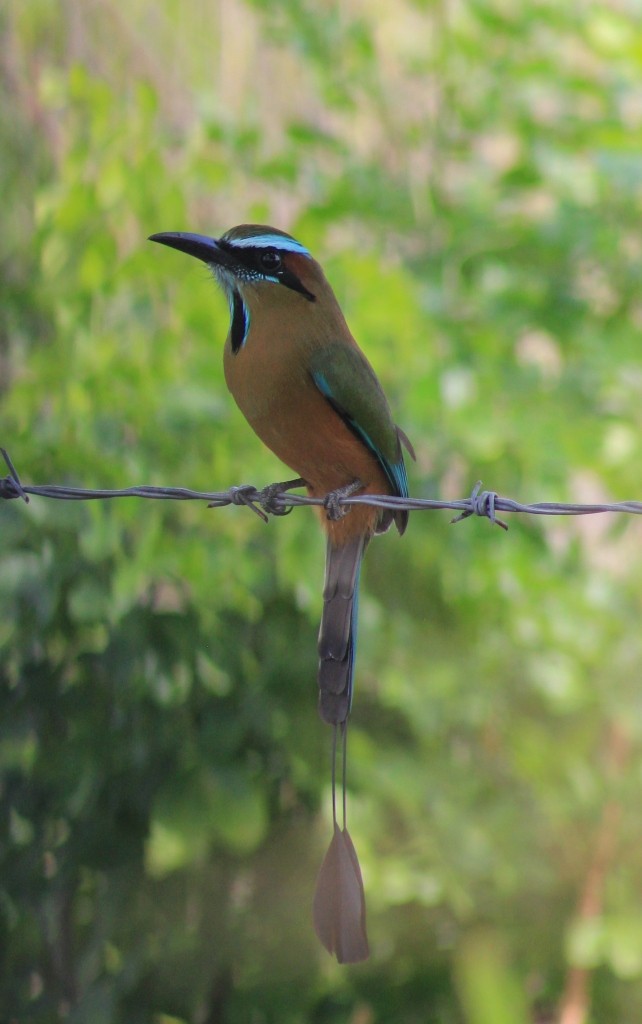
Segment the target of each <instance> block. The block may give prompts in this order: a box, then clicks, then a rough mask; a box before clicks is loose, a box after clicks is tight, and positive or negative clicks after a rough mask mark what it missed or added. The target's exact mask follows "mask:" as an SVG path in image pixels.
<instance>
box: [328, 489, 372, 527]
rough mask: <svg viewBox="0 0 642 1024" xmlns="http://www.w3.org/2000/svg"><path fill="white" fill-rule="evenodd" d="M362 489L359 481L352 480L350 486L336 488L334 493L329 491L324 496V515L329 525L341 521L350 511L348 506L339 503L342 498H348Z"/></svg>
mask: <svg viewBox="0 0 642 1024" xmlns="http://www.w3.org/2000/svg"><path fill="white" fill-rule="evenodd" d="M362 488H363V484H362V483H361V480H353V481H352V483H351V484H346V485H345V487H337V489H336V491H330V492H329V493H328V494H326V496H325V498H324V499H323V507H324V508H325V510H326V515H327V517H328V519H329V520H330V522H331V523H336V522H338V521H339V519H343V517H344V516H347V514H348V512H349V511H350V506H349V505H342V504H341V502H342V500H343V499H344V498H350V497H352V495H353V494H355V493H356V492H357V491H360V490H361V489H362Z"/></svg>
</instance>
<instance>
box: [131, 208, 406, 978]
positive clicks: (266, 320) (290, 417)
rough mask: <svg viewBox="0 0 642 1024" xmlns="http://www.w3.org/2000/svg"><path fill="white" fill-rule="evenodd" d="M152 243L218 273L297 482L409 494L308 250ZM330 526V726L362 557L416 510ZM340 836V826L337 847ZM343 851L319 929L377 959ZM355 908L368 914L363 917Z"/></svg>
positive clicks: (246, 366) (256, 240) (328, 522)
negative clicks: (343, 878)
mask: <svg viewBox="0 0 642 1024" xmlns="http://www.w3.org/2000/svg"><path fill="white" fill-rule="evenodd" d="M151 240H152V241H155V242H162V243H163V244H164V245H169V246H171V247H173V248H175V249H179V250H181V251H182V252H185V253H188V254H189V255H191V256H196V257H197V258H198V259H200V260H203V261H204V262H205V263H206V264H207V265H208V266H209V267H210V269H211V270H212V272H213V274H214V277H215V278H216V280H217V281H218V283H219V284H220V285H221V287H222V289H223V291H224V293H225V295H226V297H227V300H228V302H229V306H230V315H231V323H230V330H229V334H228V336H227V340H226V342H225V353H224V368H225V379H226V381H227V385H228V387H229V389H230V391H231V393H232V395H233V397H234V399H235V401H236V403H237V405H238V406H239V408H240V409H241V412H242V413H243V414H244V416H245V417H246V419H247V420H248V422H249V424H250V426H251V427H252V428H253V429H254V431H255V432H256V433H257V434H258V436H259V437H260V438H261V440H262V441H263V442H264V443H265V444H266V445H267V446H268V448H270V449H271V450H272V451H273V452H274V453H275V455H277V456H278V457H279V458H280V459H281V460H282V461H283V462H285V463H286V465H288V466H289V467H290V468H291V469H293V470H294V471H295V472H296V473H297V474H298V475H299V477H300V478H301V481H302V482H303V483H304V484H305V486H306V488H307V490H308V493H309V494H310V495H312V496H313V497H317V498H323V497H325V496H326V495H328V494H333V493H337V494H339V495H346V494H350V493H354V492H356V491H358V492H359V493H360V494H393V495H400V496H403V497H405V496H407V494H408V484H407V479H406V469H405V466H404V460H403V453H402V443H403V444H404V445H405V446H406V448H407V449H408V451H409V452H410V453H411V454H412V448H411V446H410V444H409V442H408V441H407V439H406V437H405V435H404V434H403V432H402V431H401V430H400V429H399V428H398V427H396V426H395V424H394V422H393V419H392V416H391V414H390V409H389V407H388V403H387V401H386V397H385V395H384V393H383V390H382V388H381V385H380V384H379V381H378V380H377V377H376V376H375V373H374V370H373V369H372V367H371V366H370V363H369V362H368V360H367V359H366V357H365V356H364V354H363V352H362V351H361V349H360V348H359V347H358V345H357V343H356V342H355V340H354V338H353V337H352V335H351V333H350V330H349V328H348V325H347V324H346V321H345V319H344V317H343V314H342V312H341V309H340V308H339V304H338V302H337V300H336V298H335V295H334V292H333V291H332V288H331V287H330V285H329V283H328V281H327V280H326V277H325V275H324V273H323V270H322V269H321V267H320V266H319V264H318V263H317V262H316V260H314V259H313V258H312V256H311V255H310V253H309V251H308V250H307V249H306V248H305V246H303V245H301V244H300V243H299V242H297V241H296V240H295V239H294V238H292V237H291V236H290V235H288V234H285V233H284V232H283V231H279V230H277V229H276V228H271V227H266V226H262V225H256V224H244V225H241V226H240V227H235V228H232V229H231V230H230V231H227V232H226V233H225V234H224V235H222V236H221V237H220V238H210V237H207V236H204V235H196V234H191V233H187V232H162V233H160V234H156V235H152V236H151ZM341 511H343V510H341ZM321 518H322V523H323V527H324V529H325V531H326V534H327V555H326V573H325V586H324V591H323V601H324V607H323V614H322V619H321V627H320V630H319V677H318V679H319V709H320V713H321V716H322V718H323V719H324V720H325V721H326V722H329V723H330V724H331V725H334V726H335V727H336V726H342V727H345V723H346V721H347V718H348V715H349V712H350V706H351V703H352V688H353V671H354V655H355V643H356V630H357V594H358V587H359V568H360V564H361V558H362V556H363V553H364V551H365V548H366V546H367V544H368V542H369V540H370V538H371V537H372V535H373V534H375V533H383V532H384V531H385V530H387V529H388V528H389V526H390V525H391V523H392V522H393V520H394V522H395V524H396V526H397V529H398V530H399V533H403V532H404V530H405V528H406V524H407V521H408V513H407V512H406V511H404V510H396V511H389V510H384V509H381V508H376V507H373V506H370V505H356V506H353V507H352V508H351V509H350V511H349V514H343V515H341V514H336V513H335V516H334V517H332V518H329V517H328V515H327V514H326V513H325V512H324V510H323V509H322V510H321ZM335 735H336V734H335ZM337 831H338V830H337V826H336V821H335V838H336V833H337ZM341 835H343V837H344V839H343V840H342V838H341ZM333 842H334V840H333ZM337 842H338V843H339V848H337V849H336V850H335V851H334V854H333V856H334V863H331V864H330V865H329V867H327V869H326V874H328V877H330V876H332V874H333V872H335V873H337V872H338V875H339V876H340V875H341V872H342V871H343V872H344V874H345V873H347V875H348V876H349V875H350V873H351V871H353V872H355V873H356V875H355V877H356V882H355V879H353V880H352V881H353V884H352V886H351V885H350V883H348V884H347V892H346V893H344V894H343V896H342V894H341V892H339V893H338V894H337V893H336V892H332V893H331V892H330V890H333V888H336V887H334V886H333V884H332V883H327V882H326V885H325V891H322V893H321V898H320V902H319V899H318V897H319V890H317V898H315V923H316V926H317V931H318V932H319V934H320V937H321V939H322V941H323V942H324V944H325V945H326V946H327V947H328V948H331V947H332V948H331V951H333V952H335V953H336V954H337V957H338V959H339V960H343V961H348V960H358V959H363V957H364V956H367V940H366V939H365V927H363V928H362V931H363V936H362V937H361V936H360V935H359V934H358V933H359V927H358V926H357V924H355V925H354V927H352V925H350V923H348V924H345V923H342V920H341V918H342V915H344V916H345V914H347V915H348V917H349V916H350V913H351V911H350V908H348V909H347V910H345V908H344V909H342V907H341V906H335V905H333V900H335V902H336V901H337V900H338V902H339V904H340V903H341V902H342V899H343V902H344V903H350V902H351V900H352V894H351V890H352V891H353V892H354V891H355V888H356V887H357V888H358V885H360V884H361V879H360V872H359V868H358V863H357V861H356V854H355V853H354V847H352V843H351V841H350V839H349V836H348V835H347V832H346V830H345V823H344V829H343V833H342V834H341V833H340V834H339V836H338V839H337ZM331 853H332V846H331V849H330V851H329V853H328V856H329V857H330V855H331ZM327 859H328V858H326V861H327ZM331 859H332V858H331ZM340 861H343V863H342V864H341V863H339V862H340ZM324 868H326V865H325V863H324ZM323 870H324V869H323V868H322V874H323ZM321 882H322V878H321V876H320V884H321ZM357 882H358V885H357ZM338 886H339V888H341V882H340V881H339V883H338ZM322 889H323V886H322ZM326 897H327V898H326ZM352 902H354V900H352ZM357 903H358V899H357ZM317 904H318V905H317ZM353 911H354V913H356V915H357V916H359V910H358V908H357V909H356V910H354V908H353ZM361 924H362V925H363V922H361Z"/></svg>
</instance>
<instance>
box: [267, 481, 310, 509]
mask: <svg viewBox="0 0 642 1024" xmlns="http://www.w3.org/2000/svg"><path fill="white" fill-rule="evenodd" d="M293 487H305V480H302V479H301V477H300V476H298V477H297V478H296V480H281V481H280V482H279V483H275V484H268V485H267V487H264V488H263V490H261V491H259V494H258V499H257V500H258V502H259V505H260V506H261V508H262V509H263V511H264V512H269V514H270V515H272V516H287V515H289V514H290V512H291V511H292V505H282V504H281V502H280V501H278V499H279V498H280V497H281V495H283V494H285V493H286V491H290V490H292V488H293Z"/></svg>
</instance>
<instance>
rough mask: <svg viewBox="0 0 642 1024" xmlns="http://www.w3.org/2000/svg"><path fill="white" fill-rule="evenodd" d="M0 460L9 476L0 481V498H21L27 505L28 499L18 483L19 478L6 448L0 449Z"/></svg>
mask: <svg viewBox="0 0 642 1024" xmlns="http://www.w3.org/2000/svg"><path fill="white" fill-rule="evenodd" d="M0 453H1V454H2V458H3V459H4V461H5V462H6V464H7V469H8V470H9V476H4V477H2V478H1V479H0V498H8V499H11V498H22V500H23V501H24V503H25V505H28V504H29V498H28V496H27V494H26V493H25V489H24V487H23V486H22V484H21V483H20V477H19V476H18V471H17V469H16V467H15V466H14V464H13V462H12V461H11V457H10V455H9V452H8V451H7V450H6V448H0Z"/></svg>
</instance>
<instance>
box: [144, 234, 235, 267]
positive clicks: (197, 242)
mask: <svg viewBox="0 0 642 1024" xmlns="http://www.w3.org/2000/svg"><path fill="white" fill-rule="evenodd" d="M148 241H150V242H160V243H161V245H169V246H170V247H171V248H172V249H178V250H179V251H180V252H186V253H187V255H188V256H196V258H197V259H199V260H203V262H204V263H216V264H217V265H218V266H228V265H229V263H230V258H229V255H228V253H227V252H226V251H225V249H223V248H222V247H221V246H220V245H219V244H218V242H217V240H216V239H215V238H209V237H208V236H207V235H194V234H192V233H191V232H190V231H161V232H159V233H158V234H156V235H150V236H149V239H148Z"/></svg>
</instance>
